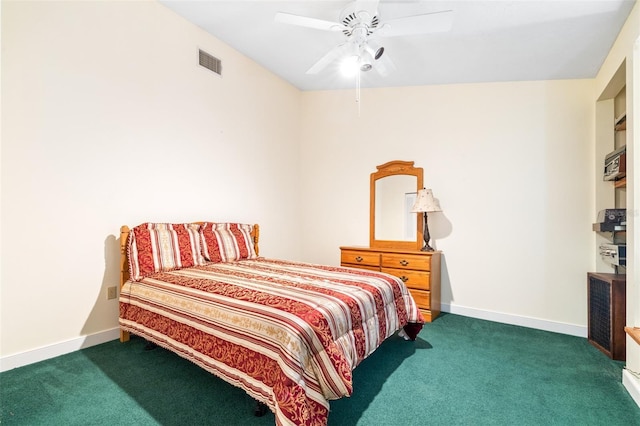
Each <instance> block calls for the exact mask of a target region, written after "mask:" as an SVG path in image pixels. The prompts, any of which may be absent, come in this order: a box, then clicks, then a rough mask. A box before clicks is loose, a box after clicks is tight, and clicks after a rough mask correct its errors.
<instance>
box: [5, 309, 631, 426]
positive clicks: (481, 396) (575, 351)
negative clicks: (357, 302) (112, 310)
mask: <svg viewBox="0 0 640 426" xmlns="http://www.w3.org/2000/svg"><path fill="white" fill-rule="evenodd" d="M144 346H145V342H144V340H142V339H139V338H135V337H133V338H132V340H131V341H130V342H128V343H124V344H123V343H120V342H118V341H113V342H107V343H104V344H101V345H97V346H94V347H91V348H88V349H84V350H81V351H77V352H74V353H71V354H67V355H64V356H60V357H57V358H53V359H50V360H46V361H42V362H39V363H36V364H32V365H28V366H25V367H21V368H16V369H14V370H10V371H6V372H4V373H1V374H0V423H1V424H3V425H5V424H6V425H225V426H234V425H256V426H260V425H273V424H274V416H273V414H272V413H270V412H269V413H267V414H266V415H265V416H264V417H254V416H253V408H254V405H255V403H254V402H253V400H252V399H251V398H250V397H249V396H247V395H246V394H245V393H244V392H243V391H242V390H240V389H237V388H235V387H233V386H231V385H228V384H227V383H225V382H223V381H222V380H220V379H218V378H216V377H214V376H212V375H211V374H208V373H206V372H205V371H204V370H202V369H200V368H199V367H197V366H196V365H194V364H192V363H190V362H188V361H185V360H183V359H181V358H180V357H178V356H176V355H174V354H172V353H170V352H168V351H166V350H164V349H160V348H158V349H155V350H152V351H145V350H144ZM623 368H624V363H622V362H618V361H612V360H610V359H609V358H607V357H606V356H605V355H604V354H602V353H601V352H600V351H598V350H597V349H595V348H594V347H593V346H591V345H590V344H589V343H588V341H587V340H586V339H584V338H579V337H573V336H567V335H562V334H556V333H550V332H545V331H540V330H533V329H529V328H523V327H517V326H511V325H505V324H499V323H495V322H490V321H483V320H478V319H473V318H468V317H463V316H460V315H453V314H442V315H441V316H440V317H439V318H438V319H436V320H435V321H434V322H432V323H430V324H426V325H425V327H424V329H423V330H422V331H421V333H420V335H419V336H418V339H417V340H416V341H415V342H406V341H404V340H402V339H401V338H399V337H397V336H393V337H391V338H390V339H388V340H387V341H385V342H384V343H383V344H382V345H381V346H380V348H378V350H377V351H376V352H374V353H373V354H372V355H371V356H370V357H369V358H367V359H366V360H364V361H363V362H362V364H361V365H360V366H358V368H357V369H356V370H355V371H354V380H353V381H354V391H353V395H352V396H351V397H350V398H343V399H340V400H336V401H331V413H330V414H329V425H330V426H342V425H371V426H377V425H380V426H386V425H403V426H412V425H424V424H432V425H639V426H640V408H639V407H638V406H637V405H636V404H635V402H634V401H633V399H632V398H631V397H630V396H629V394H628V393H627V391H626V390H625V388H624V387H623V385H622V383H621V377H622V369H623Z"/></svg>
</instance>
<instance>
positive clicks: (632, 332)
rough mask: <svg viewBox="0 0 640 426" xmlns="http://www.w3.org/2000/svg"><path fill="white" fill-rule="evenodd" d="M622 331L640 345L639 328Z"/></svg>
mask: <svg viewBox="0 0 640 426" xmlns="http://www.w3.org/2000/svg"><path fill="white" fill-rule="evenodd" d="M624 331H625V332H626V333H627V334H628V335H629V336H631V338H632V339H633V340H634V342H636V343H637V344H639V345H640V327H625V328H624Z"/></svg>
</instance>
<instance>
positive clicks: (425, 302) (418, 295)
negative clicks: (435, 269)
mask: <svg viewBox="0 0 640 426" xmlns="http://www.w3.org/2000/svg"><path fill="white" fill-rule="evenodd" d="M409 292H410V293H411V296H413V300H415V301H416V305H418V308H420V309H431V293H430V292H428V291H423V290H414V289H412V288H410V289H409Z"/></svg>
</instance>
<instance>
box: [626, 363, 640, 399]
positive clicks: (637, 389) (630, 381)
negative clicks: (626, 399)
mask: <svg viewBox="0 0 640 426" xmlns="http://www.w3.org/2000/svg"><path fill="white" fill-rule="evenodd" d="M622 385H623V386H624V387H625V389H627V392H629V395H631V398H633V400H634V401H635V402H636V405H637V406H638V407H640V380H638V378H637V377H635V376H634V375H633V374H631V373H630V372H629V370H626V369H625V370H622Z"/></svg>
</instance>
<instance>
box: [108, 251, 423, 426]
mask: <svg viewBox="0 0 640 426" xmlns="http://www.w3.org/2000/svg"><path fill="white" fill-rule="evenodd" d="M422 323H423V319H422V316H421V315H420V313H419V311H418V309H417V307H416V305H415V303H414V301H413V299H412V298H411V296H410V294H409V292H408V290H407V289H406V287H405V286H404V284H403V283H402V281H401V280H399V279H398V278H395V277H393V276H391V275H387V274H383V273H380V272H372V271H366V270H360V269H349V268H340V267H330V266H321V265H313V264H307V263H297V262H290V261H281V260H272V259H264V258H258V259H254V260H242V261H238V262H232V263H211V264H207V265H205V266H197V267H193V268H186V269H181V270H176V271H171V272H161V273H157V274H154V275H152V276H150V277H147V278H144V279H143V280H142V281H140V282H127V283H126V284H125V285H124V286H123V288H122V290H121V295H120V326H121V327H122V329H124V330H127V331H130V332H132V333H134V334H137V335H140V336H142V337H144V338H146V339H148V340H150V341H153V342H155V343H157V344H159V345H160V346H163V347H165V348H168V349H170V350H172V351H174V352H176V353H177V354H179V355H181V356H183V357H184V358H187V359H189V360H191V361H193V362H195V363H196V364H198V365H200V366H201V367H202V368H204V369H205V370H207V371H209V372H211V373H213V374H215V375H217V376H219V377H221V378H222V379H224V380H225V381H227V382H229V383H231V384H233V385H235V386H239V387H240V388H242V389H244V390H245V391H246V392H247V393H248V394H249V395H251V396H252V397H253V398H255V399H257V400H259V401H262V402H264V403H265V404H267V405H268V406H269V408H270V409H271V410H272V411H273V412H274V413H275V416H276V422H277V423H278V424H280V425H324V424H326V423H327V416H328V412H329V403H328V400H331V399H337V398H340V397H343V396H348V395H350V394H351V392H352V376H351V372H352V370H353V369H354V368H355V367H356V366H357V365H358V364H359V363H360V362H361V361H362V360H363V359H364V358H366V357H367V356H368V355H370V354H371V353H372V352H373V351H374V350H375V349H376V348H377V347H378V346H379V345H380V344H381V343H382V341H383V340H385V339H386V338H387V337H389V336H391V335H392V334H393V333H394V332H395V331H397V330H398V329H400V328H401V327H404V326H405V325H407V324H409V326H407V327H405V329H406V330H407V332H408V333H409V335H410V337H415V334H417V332H418V331H419V330H420V328H421V324H422ZM411 324H413V325H411Z"/></svg>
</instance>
